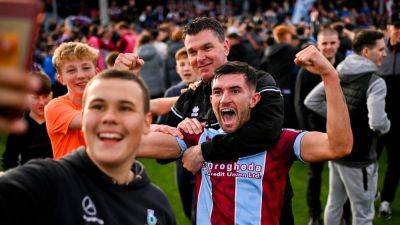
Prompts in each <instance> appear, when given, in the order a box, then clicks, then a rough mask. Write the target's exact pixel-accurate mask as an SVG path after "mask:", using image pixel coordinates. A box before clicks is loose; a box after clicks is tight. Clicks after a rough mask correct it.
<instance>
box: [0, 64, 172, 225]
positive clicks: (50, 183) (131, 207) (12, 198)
mask: <svg viewBox="0 0 400 225" xmlns="http://www.w3.org/2000/svg"><path fill="white" fill-rule="evenodd" d="M104 90H107V92H105V91H104ZM149 108H150V107H149V93H148V91H147V88H146V87H145V84H144V82H143V80H142V79H140V78H138V77H137V76H135V75H134V74H132V73H130V72H121V71H115V70H111V71H106V72H103V73H101V74H99V75H97V76H96V78H95V79H94V80H93V81H92V82H91V83H90V84H88V85H87V87H86V90H85V94H84V97H83V115H82V129H83V132H84V136H85V140H86V144H87V146H86V149H84V148H80V149H78V150H77V151H75V152H74V153H73V154H70V155H69V156H67V157H65V158H63V159H61V160H58V161H54V160H51V159H47V160H43V159H42V160H35V161H33V162H32V161H31V162H29V163H27V164H25V165H23V166H21V167H19V168H16V169H13V170H10V171H9V172H6V173H5V174H4V175H3V176H2V177H0V212H1V224H3V225H8V224H18V225H23V224H38V225H39V224H40V225H43V224H45V225H46V224H49V225H50V224H68V225H69V224H82V225H84V224H98V225H102V224H121V225H125V224H148V225H150V224H153V225H154V224H171V225H173V224H175V218H174V214H173V212H172V209H171V207H170V205H169V203H168V200H167V198H166V196H165V195H164V194H163V193H162V191H161V190H160V189H159V188H157V187H155V186H154V185H153V184H151V183H150V180H149V178H148V177H147V175H146V173H145V172H144V168H143V166H142V165H141V164H140V163H139V162H135V155H136V153H137V152H138V149H139V146H140V142H141V139H142V134H146V133H148V132H149V127H150V121H151V113H150V112H149ZM167 136H169V135H167ZM176 146H177V144H176ZM140 148H141V147H140ZM155 148H157V146H156V145H155V146H151V150H154V149H155Z"/></svg>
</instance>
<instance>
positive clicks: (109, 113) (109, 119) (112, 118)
mask: <svg viewBox="0 0 400 225" xmlns="http://www.w3.org/2000/svg"><path fill="white" fill-rule="evenodd" d="M101 123H103V124H116V123H117V112H116V110H115V109H113V108H112V107H107V108H106V110H105V111H104V114H103V117H102V119H101Z"/></svg>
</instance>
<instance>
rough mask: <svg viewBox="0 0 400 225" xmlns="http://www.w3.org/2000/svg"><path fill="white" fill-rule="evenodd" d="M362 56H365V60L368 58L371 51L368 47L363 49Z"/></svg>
mask: <svg viewBox="0 0 400 225" xmlns="http://www.w3.org/2000/svg"><path fill="white" fill-rule="evenodd" d="M361 56H364V57H365V58H368V56H369V49H368V48H367V47H365V48H363V50H362V51H361Z"/></svg>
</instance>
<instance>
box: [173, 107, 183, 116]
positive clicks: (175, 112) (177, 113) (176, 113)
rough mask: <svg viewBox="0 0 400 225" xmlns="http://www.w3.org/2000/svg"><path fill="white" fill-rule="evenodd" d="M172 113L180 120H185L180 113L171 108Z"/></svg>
mask: <svg viewBox="0 0 400 225" xmlns="http://www.w3.org/2000/svg"><path fill="white" fill-rule="evenodd" d="M171 111H172V112H173V113H174V114H175V115H176V116H177V117H179V118H181V119H183V116H182V115H181V114H180V113H179V112H178V110H177V109H176V108H175V107H171Z"/></svg>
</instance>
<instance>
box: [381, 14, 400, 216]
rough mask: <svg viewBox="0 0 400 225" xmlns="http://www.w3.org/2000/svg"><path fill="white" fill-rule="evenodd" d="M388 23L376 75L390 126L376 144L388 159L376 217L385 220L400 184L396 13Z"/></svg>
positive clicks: (398, 28)
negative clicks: (380, 80) (383, 85)
mask: <svg viewBox="0 0 400 225" xmlns="http://www.w3.org/2000/svg"><path fill="white" fill-rule="evenodd" d="M391 19H392V20H391V22H390V24H389V25H388V26H387V31H388V36H389V38H388V40H387V42H386V45H387V48H388V50H387V54H388V55H387V56H386V58H385V59H384V60H383V61H382V65H381V66H380V67H379V72H380V73H381V74H382V78H383V79H384V80H385V81H386V86H387V95H386V111H387V113H388V117H389V119H390V122H391V123H392V126H391V128H390V131H389V133H387V134H386V135H384V136H382V137H381V138H380V140H379V142H378V143H379V144H378V145H379V147H378V151H379V153H378V154H380V153H381V152H382V150H383V147H386V153H387V155H388V156H387V160H388V161H387V162H388V166H387V170H386V174H385V180H384V182H383V189H382V192H381V204H380V207H379V215H380V216H382V217H384V218H386V219H390V217H391V214H392V210H391V206H390V204H391V203H392V202H393V200H394V197H395V194H396V190H397V188H398V186H399V180H400V163H399V161H400V147H399V145H398V142H397V139H398V137H399V132H400V109H399V106H398V105H399V103H398V101H399V99H400V94H399V93H400V13H399V12H395V13H394V14H393V15H392V18H391Z"/></svg>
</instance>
